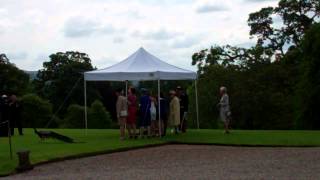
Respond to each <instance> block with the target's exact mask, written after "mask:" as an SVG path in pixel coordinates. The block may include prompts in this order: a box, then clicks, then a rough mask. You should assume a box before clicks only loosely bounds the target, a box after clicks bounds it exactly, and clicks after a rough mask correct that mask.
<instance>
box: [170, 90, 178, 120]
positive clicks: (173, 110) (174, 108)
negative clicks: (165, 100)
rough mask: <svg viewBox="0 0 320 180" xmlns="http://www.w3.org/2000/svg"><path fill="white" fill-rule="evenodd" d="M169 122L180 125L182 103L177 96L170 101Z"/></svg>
mask: <svg viewBox="0 0 320 180" xmlns="http://www.w3.org/2000/svg"><path fill="white" fill-rule="evenodd" d="M169 124H170V125H171V126H179V124H180V103H179V98H178V97H176V96H175V97H174V98H173V99H172V100H171V102H170V111H169Z"/></svg>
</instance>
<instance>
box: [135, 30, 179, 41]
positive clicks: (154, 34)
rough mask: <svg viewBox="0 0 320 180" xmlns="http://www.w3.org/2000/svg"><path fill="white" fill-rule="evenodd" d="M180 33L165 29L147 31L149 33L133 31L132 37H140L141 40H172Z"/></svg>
mask: <svg viewBox="0 0 320 180" xmlns="http://www.w3.org/2000/svg"><path fill="white" fill-rule="evenodd" d="M180 35H181V33H179V32H171V31H168V30H165V29H160V30H157V31H149V32H145V33H143V32H140V31H135V32H134V33H133V34H132V36H133V37H140V38H143V39H148V40H169V39H173V38H175V37H177V36H180Z"/></svg>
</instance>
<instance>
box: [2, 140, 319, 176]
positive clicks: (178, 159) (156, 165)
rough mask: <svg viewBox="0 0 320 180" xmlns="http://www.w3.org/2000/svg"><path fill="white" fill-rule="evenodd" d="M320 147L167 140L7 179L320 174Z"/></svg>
mask: <svg viewBox="0 0 320 180" xmlns="http://www.w3.org/2000/svg"><path fill="white" fill-rule="evenodd" d="M319 178H320V148H264V147H263V148H262V147H224V146H204V145H203V146H201V145H199V146H195V145H166V146H160V147H153V148H146V149H138V150H132V151H126V152H119V153H112V154H106V155H99V156H94V157H87V158H81V159H76V160H68V161H63V162H57V163H51V164H46V165H41V166H36V167H35V169H34V170H32V171H29V172H26V173H22V174H17V175H13V176H9V177H6V178H4V179H32V180H34V179H59V180H60V179H76V180H78V179H126V180H131V179H290V180H291V179H319Z"/></svg>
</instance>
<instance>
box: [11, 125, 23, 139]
mask: <svg viewBox="0 0 320 180" xmlns="http://www.w3.org/2000/svg"><path fill="white" fill-rule="evenodd" d="M15 127H17V128H18V131H19V135H23V132H22V124H21V121H15V122H12V121H11V122H10V132H11V136H13V135H14V128H15Z"/></svg>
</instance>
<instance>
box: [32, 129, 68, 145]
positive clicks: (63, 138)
mask: <svg viewBox="0 0 320 180" xmlns="http://www.w3.org/2000/svg"><path fill="white" fill-rule="evenodd" d="M33 129H34V133H36V134H37V135H38V136H39V138H41V140H45V139H48V138H53V139H58V140H60V141H63V142H66V143H73V142H74V141H73V139H71V138H69V137H67V136H64V135H61V134H58V133H56V132H53V131H38V130H37V129H36V128H33Z"/></svg>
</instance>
